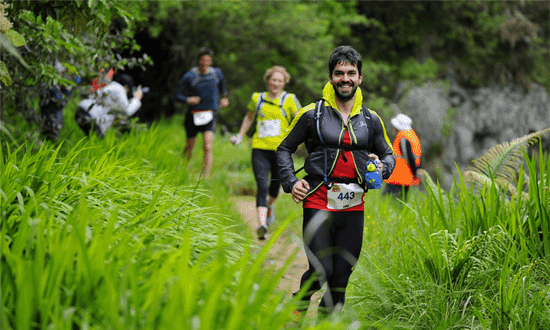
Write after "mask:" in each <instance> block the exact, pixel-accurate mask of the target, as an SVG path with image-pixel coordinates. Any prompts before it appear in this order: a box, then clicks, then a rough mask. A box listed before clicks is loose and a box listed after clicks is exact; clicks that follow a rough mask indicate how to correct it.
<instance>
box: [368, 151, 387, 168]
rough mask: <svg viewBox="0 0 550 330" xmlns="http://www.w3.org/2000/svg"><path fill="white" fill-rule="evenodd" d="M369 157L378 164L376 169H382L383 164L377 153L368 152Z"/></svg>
mask: <svg viewBox="0 0 550 330" xmlns="http://www.w3.org/2000/svg"><path fill="white" fill-rule="evenodd" d="M369 158H370V159H372V160H374V161H375V162H376V164H378V169H379V170H380V172H382V170H383V169H384V164H382V162H381V161H380V158H378V155H376V154H369Z"/></svg>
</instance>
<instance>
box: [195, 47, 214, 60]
mask: <svg viewBox="0 0 550 330" xmlns="http://www.w3.org/2000/svg"><path fill="white" fill-rule="evenodd" d="M203 55H210V57H213V56H214V51H213V50H212V49H210V48H208V47H201V49H199V54H198V56H197V58H201V57H202V56H203Z"/></svg>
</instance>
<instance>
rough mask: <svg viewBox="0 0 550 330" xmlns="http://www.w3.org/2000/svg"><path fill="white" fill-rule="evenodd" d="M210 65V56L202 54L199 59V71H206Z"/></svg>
mask: <svg viewBox="0 0 550 330" xmlns="http://www.w3.org/2000/svg"><path fill="white" fill-rule="evenodd" d="M211 65H212V56H210V55H202V56H201V58H200V59H199V71H200V72H201V73H207V72H208V68H209V67H210V66H211Z"/></svg>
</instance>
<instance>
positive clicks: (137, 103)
mask: <svg viewBox="0 0 550 330" xmlns="http://www.w3.org/2000/svg"><path fill="white" fill-rule="evenodd" d="M133 87H134V80H133V78H132V77H131V76H129V75H127V74H121V75H119V76H116V77H115V79H114V81H112V82H111V83H109V85H107V86H106V87H104V88H102V89H99V90H97V92H96V94H95V95H94V97H92V98H87V99H84V100H82V101H80V103H79V104H78V110H77V112H76V115H75V119H76V122H77V123H78V125H79V126H80V128H82V130H83V131H84V133H86V134H89V133H90V131H91V130H94V131H95V132H96V133H97V134H98V135H99V136H100V137H101V138H103V137H104V136H105V133H106V132H107V130H108V129H109V128H110V127H111V126H112V125H113V123H114V121H115V119H116V118H118V117H123V118H126V117H130V116H132V115H133V114H135V113H136V112H137V111H138V110H139V108H140V107H141V98H142V97H143V92H142V91H141V90H139V89H138V90H136V91H135V92H134V95H133V97H132V98H129V97H128V93H129V92H130V91H132V89H133Z"/></svg>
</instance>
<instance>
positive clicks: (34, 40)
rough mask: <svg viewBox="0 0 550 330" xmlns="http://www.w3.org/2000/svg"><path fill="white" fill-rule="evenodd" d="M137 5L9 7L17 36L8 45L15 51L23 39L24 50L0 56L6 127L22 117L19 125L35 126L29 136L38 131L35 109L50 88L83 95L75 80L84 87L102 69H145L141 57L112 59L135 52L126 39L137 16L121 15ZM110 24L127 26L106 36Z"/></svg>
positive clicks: (30, 3)
mask: <svg viewBox="0 0 550 330" xmlns="http://www.w3.org/2000/svg"><path fill="white" fill-rule="evenodd" d="M138 5H139V3H138V2H136V3H135V4H133V5H127V4H125V2H122V1H103V0H101V1H70V2H68V1H16V2H11V9H10V17H12V19H13V23H14V25H15V26H16V27H17V31H18V32H19V34H20V35H19V38H12V41H14V40H15V41H16V42H15V44H14V45H15V46H21V42H23V40H22V38H24V41H25V42H26V45H25V47H24V48H20V49H18V50H17V49H15V47H12V48H8V50H9V53H8V54H9V56H2V60H4V62H0V72H4V71H6V72H9V73H10V76H6V75H2V76H1V77H2V78H0V79H2V81H3V83H4V85H6V86H7V83H8V82H9V83H10V86H9V88H5V89H4V90H3V91H2V102H0V113H1V115H2V121H4V122H5V123H6V126H9V125H15V126H18V125H20V124H19V122H18V119H19V117H20V115H21V114H22V116H23V118H24V120H25V121H27V122H32V123H34V124H36V126H35V127H33V128H31V129H32V130H34V129H38V130H39V129H40V126H41V124H42V122H41V116H40V106H42V105H44V104H46V103H47V102H49V101H50V100H49V90H50V88H51V87H52V86H58V87H65V88H67V89H68V90H75V91H77V90H78V91H79V92H83V93H84V92H87V90H86V89H87V86H86V87H84V91H82V90H81V89H82V87H79V86H77V85H76V84H75V80H76V77H80V78H81V79H82V81H83V84H84V85H87V84H88V82H89V81H90V80H91V79H92V77H95V76H97V71H98V70H99V68H100V67H102V66H103V65H105V66H110V67H114V68H116V69H119V70H124V69H125V68H131V67H133V66H141V67H142V68H143V69H144V68H145V67H144V65H146V64H150V63H151V61H150V59H148V58H147V56H144V57H143V58H122V57H120V55H118V57H117V56H116V54H117V53H119V52H122V51H124V50H128V49H129V50H132V49H137V50H139V47H137V46H136V44H135V41H134V40H133V39H132V36H133V32H132V30H131V28H130V27H131V25H130V22H131V21H132V20H134V19H136V20H138V19H139V17H140V16H135V17H130V15H129V13H128V12H127V11H126V9H131V8H134V7H135V6H138ZM123 7H124V9H123ZM112 20H126V22H127V23H125V24H126V26H125V27H121V28H120V29H118V30H117V29H113V30H112V31H109V29H107V28H108V27H109V26H110V24H111V21H112ZM10 31H12V30H10ZM10 31H8V32H10ZM10 35H11V36H14V35H13V33H12V34H10ZM15 37H17V36H15ZM2 40H5V38H4V36H3V33H0V43H1V44H4V43H2ZM0 49H2V48H1V47H0ZM11 55H15V56H11ZM56 62H59V63H60V64H61V65H62V67H63V68H64V70H65V72H64V73H61V72H60V70H56V69H54V67H55V64H56ZM4 65H5V70H4V69H3V68H4ZM6 77H7V78H10V80H9V81H8V80H7V78H6ZM77 93H78V92H77ZM75 94H76V93H75ZM22 100H25V101H22ZM21 133H25V132H24V131H23V132H21ZM22 135H23V134H22Z"/></svg>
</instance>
